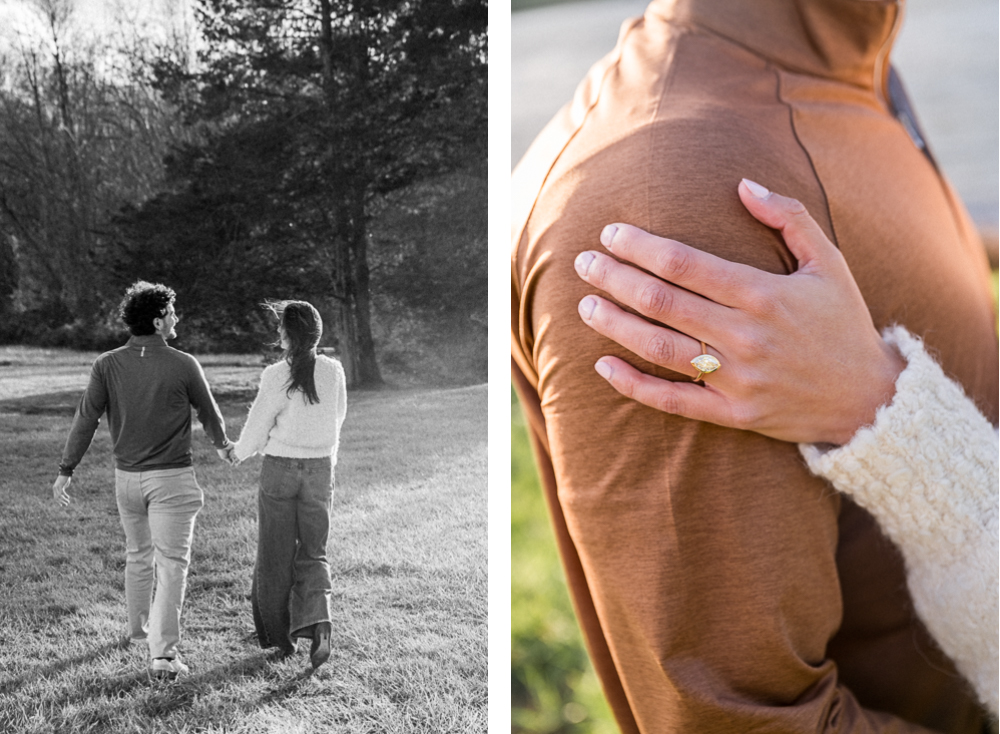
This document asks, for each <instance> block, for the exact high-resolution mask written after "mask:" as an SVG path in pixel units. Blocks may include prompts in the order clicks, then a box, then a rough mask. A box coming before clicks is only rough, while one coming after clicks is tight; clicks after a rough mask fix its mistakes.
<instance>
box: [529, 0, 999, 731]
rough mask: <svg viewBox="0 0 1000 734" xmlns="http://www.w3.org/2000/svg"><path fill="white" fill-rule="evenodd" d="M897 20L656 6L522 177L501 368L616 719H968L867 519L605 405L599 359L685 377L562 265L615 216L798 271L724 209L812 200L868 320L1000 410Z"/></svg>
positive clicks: (754, 458)
mask: <svg viewBox="0 0 1000 734" xmlns="http://www.w3.org/2000/svg"><path fill="white" fill-rule="evenodd" d="M901 13H902V7H901V3H897V2H892V1H891V0H890V1H885V2H879V1H875V2H870V1H863V0H811V1H810V0H654V2H653V3H652V4H651V5H650V6H649V8H648V10H647V11H646V14H645V16H644V17H643V18H641V19H637V20H634V21H629V22H627V23H626V24H625V25H624V26H623V28H622V33H621V37H620V39H619V43H618V46H617V47H616V49H615V51H614V52H613V53H612V54H610V55H609V56H608V57H607V58H605V59H604V60H603V61H602V62H600V63H598V64H597V65H596V66H595V67H594V68H593V69H592V70H591V72H590V74H589V76H588V77H587V78H586V79H585V80H584V81H583V82H582V83H581V85H580V87H579V88H578V90H577V93H576V95H575V98H574V100H573V102H572V103H571V104H570V105H568V106H567V107H566V108H564V109H563V110H562V111H561V112H560V113H559V115H558V116H557V117H556V118H555V119H554V120H553V121H552V122H551V123H550V124H549V126H548V127H546V129H545V130H544V131H543V132H542V133H541V135H540V136H539V137H538V139H537V140H536V141H535V143H534V144H533V145H532V147H531V149H530V150H529V151H528V153H527V154H526V156H525V158H524V159H523V160H522V161H521V163H520V164H519V165H518V167H517V169H516V171H515V174H514V180H513V202H514V222H513V231H512V237H513V244H514V250H513V256H512V263H511V265H512V269H511V275H512V299H513V303H512V313H511V317H512V321H511V328H512V356H513V377H514V382H515V386H516V387H517V389H518V392H519V394H520V397H521V401H522V405H523V407H524V410H525V413H526V415H527V417H528V419H529V423H530V426H531V430H532V434H533V436H532V438H533V441H534V443H535V448H536V454H537V458H538V461H539V468H540V473H541V475H542V479H543V483H544V485H545V489H546V495H547V499H548V503H549V507H550V510H551V513H552V518H553V522H554V526H555V530H556V536H557V541H558V543H559V546H560V551H561V555H562V558H563V562H564V566H565V568H566V572H567V578H568V582H569V585H570V589H571V592H572V596H573V599H574V603H575V605H576V610H577V615H578V618H579V620H580V623H581V626H582V627H583V630H584V634H585V637H586V640H587V644H588V648H589V650H590V654H591V658H592V659H593V661H594V664H595V667H596V669H597V671H598V674H599V676H600V678H601V681H602V684H603V686H604V690H605V693H606V695H607V697H608V700H609V702H610V704H611V706H612V709H613V710H614V713H615V716H616V718H617V720H618V723H619V725H620V727H621V728H622V730H623V731H626V732H631V731H645V732H696V733H698V734H710V733H712V732H748V731H768V732H914V731H924V730H925V729H924V727H925V728H927V729H930V730H936V731H946V732H978V731H979V730H980V727H981V725H982V714H981V712H980V710H979V709H978V708H977V706H976V704H975V702H974V699H973V697H972V696H971V694H970V693H969V692H968V690H967V687H966V685H965V684H964V682H963V681H962V680H961V678H960V677H958V676H957V675H956V674H955V672H954V669H953V668H952V666H951V664H950V663H949V662H948V661H947V660H946V659H945V658H944V657H943V655H942V654H941V653H940V652H938V651H937V650H936V648H935V646H934V643H933V641H932V640H931V639H930V637H929V636H928V634H927V633H926V631H925V630H924V628H923V627H922V625H921V624H920V623H919V621H918V620H917V619H916V617H915V615H914V612H913V608H912V603H911V601H910V599H909V596H908V594H907V591H906V585H905V575H904V568H903V565H902V561H901V559H900V557H899V554H898V552H897V551H896V550H895V548H894V547H893V546H892V545H891V543H890V542H889V541H888V540H887V539H886V538H885V537H884V536H883V535H882V534H881V533H880V531H879V529H878V527H877V526H876V525H875V523H874V521H873V520H872V518H871V517H870V516H869V515H868V514H867V513H866V512H864V511H863V510H861V509H859V508H858V507H857V506H855V505H854V504H852V503H851V502H850V501H849V500H847V499H845V498H843V497H841V496H839V495H838V494H837V493H836V492H835V491H834V490H833V489H832V488H831V487H830V486H829V485H828V484H826V483H825V482H824V481H823V480H821V479H819V478H817V477H815V476H813V475H811V474H810V473H809V472H808V470H807V469H806V467H805V466H804V464H803V461H802V459H801V457H800V456H799V453H798V449H797V447H796V446H795V445H793V444H786V443H782V442H779V441H775V440H772V439H769V438H765V437H763V436H760V435H757V434H754V433H749V432H742V431H736V430H731V429H727V428H721V427H718V426H714V425H710V424H706V423H697V422H693V421H689V420H686V419H683V418H679V417H676V416H672V415H667V414H664V413H659V412H657V411H655V410H652V409H651V408H647V407H645V406H643V405H640V404H638V403H635V402H632V401H629V400H628V399H626V398H624V397H622V396H620V395H619V394H618V393H617V392H615V391H614V390H613V389H612V388H611V387H610V386H608V385H607V384H606V383H605V382H604V381H603V380H602V379H601V378H600V377H599V376H598V375H597V374H596V373H595V372H594V368H593V365H594V362H595V361H596V360H597V359H598V358H599V357H601V356H603V355H606V354H614V355H616V356H619V357H621V358H623V359H626V360H628V361H629V362H631V363H632V364H634V365H636V366H637V367H638V368H640V369H642V370H644V371H646V372H651V373H653V374H656V375H658V376H660V377H664V378H668V379H674V380H690V379H692V377H693V372H694V371H693V370H692V374H691V375H681V374H677V373H673V372H670V371H668V370H665V369H663V368H660V367H656V366H654V365H651V364H648V363H645V362H643V361H642V360H641V359H639V358H637V357H635V356H634V355H631V354H628V353H627V352H625V351H624V350H623V349H622V348H621V347H619V346H618V345H616V344H614V343H612V342H610V341H609V340H607V339H605V338H603V337H601V336H599V335H598V334H596V333H595V332H593V331H592V330H590V329H589V328H588V327H587V326H585V325H584V323H583V322H582V320H581V319H580V318H579V316H578V315H577V310H576V307H577V303H578V302H579V301H580V299H581V298H582V297H583V296H585V295H586V294H587V293H588V292H591V290H590V287H589V286H588V285H587V284H586V283H584V282H583V281H582V280H580V279H579V278H578V277H577V275H576V272H575V270H574V268H573V260H574V258H575V257H576V255H577V254H578V253H580V252H581V251H583V250H587V249H598V250H599V249H601V247H600V244H599V241H598V236H599V234H600V231H601V229H602V227H603V226H604V225H606V224H609V223H612V222H627V223H630V224H635V225H637V226H640V227H642V228H644V229H646V230H648V231H650V232H653V233H655V234H657V235H660V236H663V237H670V238H673V239H677V240H680V241H682V242H685V243H688V244H690V245H692V246H695V247H699V248H702V249H704V250H707V251H710V252H713V253H715V254H717V255H719V256H721V257H725V258H727V259H730V260H734V261H738V262H742V263H746V264H749V265H753V266H755V267H757V268H762V269H764V270H768V271H770V272H775V273H787V272H790V271H791V270H793V269H794V267H795V261H794V258H793V257H792V255H791V254H790V253H789V251H788V250H787V249H786V248H785V246H784V244H783V242H782V240H781V237H780V236H779V235H778V234H777V233H776V232H774V231H772V230H770V229H768V228H767V227H765V226H763V225H761V224H760V223H758V222H757V221H756V220H754V219H753V218H752V217H751V216H750V215H749V214H748V213H747V212H746V210H745V209H744V208H743V206H742V204H741V203H740V201H739V199H738V197H737V194H736V189H737V184H738V183H739V181H740V179H741V178H743V177H747V178H750V179H753V180H754V181H758V182H760V183H762V184H763V185H765V186H767V187H768V188H770V189H771V190H772V191H777V192H779V193H782V194H785V195H788V196H793V197H796V198H798V199H799V200H800V201H802V202H803V203H804V204H805V205H806V207H807V208H808V209H809V211H810V212H811V213H812V214H813V215H814V216H815V218H816V219H817V221H818V222H819V223H820V226H821V227H822V228H823V229H824V231H825V232H826V234H827V235H828V236H829V237H830V238H831V240H832V241H833V242H835V243H836V244H837V246H838V247H839V248H840V250H841V251H842V252H843V254H844V256H845V258H846V260H847V262H848V264H849V265H850V266H851V268H852V271H853V273H854V276H855V278H856V279H857V282H858V285H859V286H860V288H861V290H862V293H863V294H864V296H865V299H866V301H867V303H868V305H869V308H870V309H871V313H872V316H873V320H874V322H875V326H876V327H877V328H879V329H881V328H883V327H884V326H886V325H889V324H892V323H901V324H903V325H905V326H906V327H907V328H908V329H909V330H910V331H911V332H912V333H914V334H917V335H919V336H921V337H922V338H923V339H924V340H925V342H926V344H927V345H928V347H929V348H930V350H931V351H932V353H934V354H935V356H936V357H937V358H938V359H939V361H940V362H941V364H942V365H943V367H944V369H945V371H946V372H947V373H948V374H949V375H950V376H951V377H953V378H954V379H956V380H957V381H958V382H959V383H960V384H962V385H963V386H964V387H965V389H966V391H967V392H968V394H969V395H970V396H971V397H972V398H973V399H974V400H975V401H976V402H977V404H978V405H979V407H980V409H981V410H982V411H983V412H984V413H985V414H986V415H987V417H989V418H990V420H991V421H993V422H994V423H995V422H996V415H997V372H998V370H997V343H996V337H995V334H994V326H993V324H994V315H993V313H992V306H991V300H990V293H989V285H988V268H987V264H986V261H985V256H984V255H983V252H982V248H981V245H980V243H979V241H978V238H977V236H976V234H975V231H974V229H973V227H972V225H971V223H970V221H969V219H968V215H967V214H966V212H965V210H964V208H963V206H962V204H961V203H960V201H959V200H958V199H957V197H956V196H955V194H954V192H953V191H952V189H951V187H950V186H949V185H948V183H947V182H946V181H945V179H944V178H943V177H942V176H941V174H940V172H939V171H938V170H937V168H936V167H935V165H934V162H933V160H932V159H931V157H930V156H929V155H927V154H926V153H925V152H924V151H922V150H921V149H920V148H919V147H918V145H916V144H915V142H914V137H911V135H910V134H909V133H908V132H907V125H906V124H904V123H902V122H901V121H900V119H899V116H900V105H899V103H893V101H892V98H891V96H890V92H889V86H890V85H889V58H888V57H889V51H890V49H891V46H892V41H893V39H894V37H895V34H896V33H897V31H898V26H899V22H900V18H901ZM908 122H909V121H908ZM691 356H692V357H693V356H695V355H694V354H692V355H691ZM816 368H817V370H822V365H817V366H816ZM723 369H725V366H723ZM857 379H858V380H859V381H860V380H864V379H865V375H864V374H859V375H858V376H857ZM956 603H961V601H960V600H956Z"/></svg>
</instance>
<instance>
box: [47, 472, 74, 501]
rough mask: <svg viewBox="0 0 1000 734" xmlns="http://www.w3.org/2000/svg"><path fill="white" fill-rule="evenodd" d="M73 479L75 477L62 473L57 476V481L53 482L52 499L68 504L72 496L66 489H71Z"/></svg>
mask: <svg viewBox="0 0 1000 734" xmlns="http://www.w3.org/2000/svg"><path fill="white" fill-rule="evenodd" d="M72 481H73V477H66V476H63V475H62V474H60V475H59V476H58V477H56V481H55V482H53V483H52V499H54V500H55V501H56V502H58V503H59V504H61V505H68V504H69V501H70V499H71V498H70V496H69V494H68V493H67V492H66V490H67V489H69V485H70V482H72Z"/></svg>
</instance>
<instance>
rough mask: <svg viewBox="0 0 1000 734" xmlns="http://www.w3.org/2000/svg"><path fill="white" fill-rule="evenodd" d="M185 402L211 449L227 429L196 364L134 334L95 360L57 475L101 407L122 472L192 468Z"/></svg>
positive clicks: (78, 451) (87, 438) (156, 339)
mask: <svg viewBox="0 0 1000 734" xmlns="http://www.w3.org/2000/svg"><path fill="white" fill-rule="evenodd" d="M191 406H194V407H195V409H196V410H197V412H198V420H199V421H201V424H202V425H203V426H204V427H205V431H206V432H207V433H208V434H209V436H210V437H211V439H212V443H213V444H214V445H215V446H216V447H217V448H222V447H223V446H225V444H226V441H227V439H226V426H225V422H224V421H223V418H222V413H221V412H219V406H218V405H216V403H215V399H214V398H213V397H212V393H211V391H210V390H209V387H208V381H207V380H206V379H205V373H204V372H203V371H202V369H201V365H200V364H198V361H197V360H196V359H195V358H194V357H192V356H191V355H190V354H185V353H184V352H180V351H178V350H176V349H173V348H172V347H168V346H167V343H166V341H164V339H163V338H162V337H161V336H159V335H158V334H154V335H152V336H133V337H132V338H131V339H129V340H128V343H127V344H126V345H125V346H123V347H119V348H118V349H115V350H112V351H110V352H105V353H104V354H102V355H101V356H100V357H98V358H97V360H96V361H95V362H94V366H93V368H92V369H91V372H90V383H89V384H88V385H87V390H86V392H84V394H83V397H82V398H80V404H79V406H78V407H77V409H76V415H75V416H74V418H73V427H72V428H71V429H70V433H69V438H68V439H67V440H66V448H65V449H64V450H63V456H62V461H61V462H60V464H59V473H60V474H63V475H72V473H73V469H74V468H75V467H76V465H77V464H79V463H80V460H81V459H82V458H83V455H84V454H85V453H86V452H87V449H88V448H89V447H90V443H91V441H92V440H93V438H94V432H95V431H96V430H97V426H98V425H99V424H100V422H101V416H102V415H103V414H104V412H105V410H106V411H107V413H108V427H109V428H110V430H111V441H112V444H113V451H114V455H115V465H116V466H117V467H118V468H119V469H121V470H122V471H129V472H139V471H149V470H152V469H176V468H180V467H185V466H191Z"/></svg>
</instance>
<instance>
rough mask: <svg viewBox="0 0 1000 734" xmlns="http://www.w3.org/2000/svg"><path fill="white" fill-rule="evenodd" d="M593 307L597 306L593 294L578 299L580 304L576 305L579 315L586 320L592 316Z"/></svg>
mask: <svg viewBox="0 0 1000 734" xmlns="http://www.w3.org/2000/svg"><path fill="white" fill-rule="evenodd" d="M595 308H597V299H596V298H594V297H593V296H587V297H586V298H584V299H583V300H582V301H580V305H579V306H578V309H579V311H580V315H581V316H582V317H583V318H584V319H586V320H587V321H589V320H590V317H591V316H593V314H594V309H595Z"/></svg>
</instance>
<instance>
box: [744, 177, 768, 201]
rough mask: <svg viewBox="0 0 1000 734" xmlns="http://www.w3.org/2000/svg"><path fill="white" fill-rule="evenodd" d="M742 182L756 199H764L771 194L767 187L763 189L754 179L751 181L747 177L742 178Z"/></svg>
mask: <svg viewBox="0 0 1000 734" xmlns="http://www.w3.org/2000/svg"><path fill="white" fill-rule="evenodd" d="M743 183H745V184H746V186H747V189H749V190H750V193H751V194H753V195H754V197H755V198H757V199H766V198H767V197H769V196H770V195H771V192H770V191H768V190H767V189H765V188H764V187H763V186H761V185H760V184H759V183H757V182H755V181H751V180H750V179H749V178H745V179H743Z"/></svg>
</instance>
